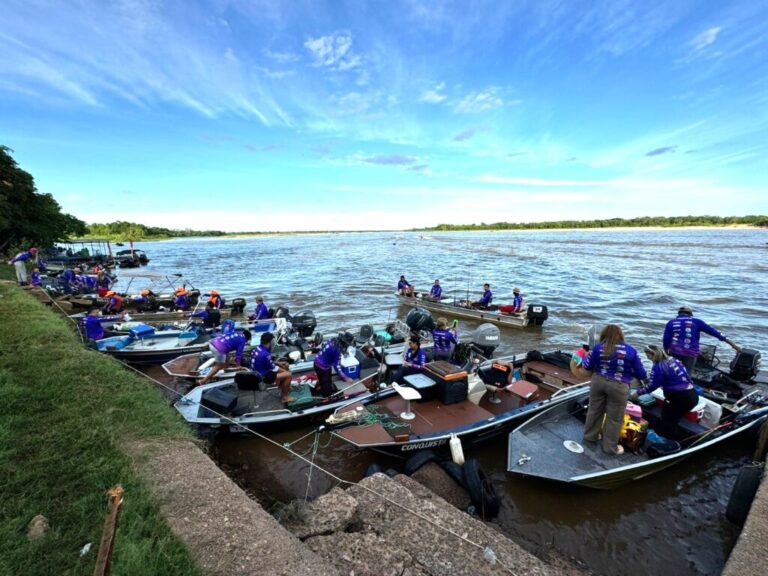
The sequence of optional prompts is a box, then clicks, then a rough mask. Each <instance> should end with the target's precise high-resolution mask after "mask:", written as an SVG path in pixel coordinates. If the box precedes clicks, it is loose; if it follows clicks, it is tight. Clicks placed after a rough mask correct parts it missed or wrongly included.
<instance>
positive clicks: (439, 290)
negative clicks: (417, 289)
mask: <svg viewBox="0 0 768 576" xmlns="http://www.w3.org/2000/svg"><path fill="white" fill-rule="evenodd" d="M429 295H430V296H432V298H434V299H435V300H440V296H442V295H443V287H442V286H440V285H435V284H432V288H430V289H429Z"/></svg>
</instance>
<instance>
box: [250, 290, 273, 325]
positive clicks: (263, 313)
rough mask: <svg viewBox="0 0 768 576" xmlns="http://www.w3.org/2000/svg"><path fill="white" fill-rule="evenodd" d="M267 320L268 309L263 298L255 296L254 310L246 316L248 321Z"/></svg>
mask: <svg viewBox="0 0 768 576" xmlns="http://www.w3.org/2000/svg"><path fill="white" fill-rule="evenodd" d="M266 318H269V308H267V305H266V304H264V298H262V297H261V296H256V310H254V312H253V314H251V315H250V316H248V320H265V319H266Z"/></svg>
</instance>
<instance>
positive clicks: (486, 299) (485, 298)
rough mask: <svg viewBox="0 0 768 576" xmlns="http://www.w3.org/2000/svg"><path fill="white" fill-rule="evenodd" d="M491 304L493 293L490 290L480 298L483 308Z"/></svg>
mask: <svg viewBox="0 0 768 576" xmlns="http://www.w3.org/2000/svg"><path fill="white" fill-rule="evenodd" d="M491 302H493V292H491V291H490V290H486V291H485V292H483V295H482V296H481V297H480V301H479V303H480V305H481V306H490V305H491Z"/></svg>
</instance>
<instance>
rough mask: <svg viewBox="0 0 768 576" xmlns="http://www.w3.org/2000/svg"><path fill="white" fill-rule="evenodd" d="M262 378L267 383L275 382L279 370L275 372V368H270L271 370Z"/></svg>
mask: <svg viewBox="0 0 768 576" xmlns="http://www.w3.org/2000/svg"><path fill="white" fill-rule="evenodd" d="M261 379H262V380H263V381H264V382H265V383H266V384H274V383H275V381H276V380H277V372H275V371H274V370H270V371H269V372H267V373H266V375H265V376H262V377H261Z"/></svg>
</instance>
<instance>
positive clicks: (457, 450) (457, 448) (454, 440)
mask: <svg viewBox="0 0 768 576" xmlns="http://www.w3.org/2000/svg"><path fill="white" fill-rule="evenodd" d="M448 444H449V445H450V447H451V459H452V460H453V461H454V462H455V463H456V464H458V465H459V466H463V465H464V450H463V449H462V447H461V440H460V439H459V437H458V436H456V434H451V440H450V441H449V442H448Z"/></svg>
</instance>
